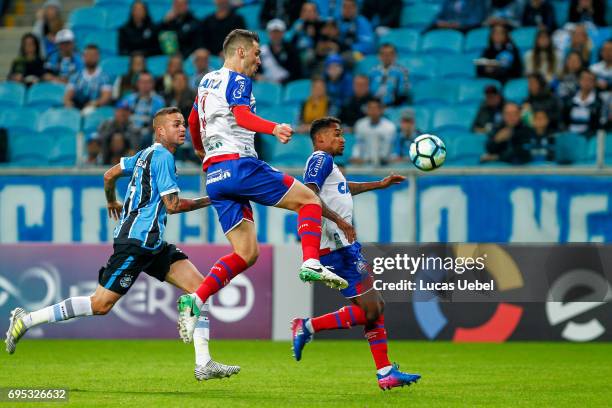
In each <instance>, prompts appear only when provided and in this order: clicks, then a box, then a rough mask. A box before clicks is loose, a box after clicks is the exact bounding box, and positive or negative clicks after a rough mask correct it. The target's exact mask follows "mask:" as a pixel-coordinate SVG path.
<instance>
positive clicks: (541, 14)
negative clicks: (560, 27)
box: [522, 0, 557, 33]
mask: <svg viewBox="0 0 612 408" xmlns="http://www.w3.org/2000/svg"><path fill="white" fill-rule="evenodd" d="M522 25H523V26H526V27H533V26H535V27H538V28H539V29H540V30H546V31H548V32H549V33H552V32H553V31H555V30H556V29H557V22H556V20H555V10H554V9H553V7H552V4H550V1H548V0H529V1H528V2H527V4H526V5H525V8H524V9H523V18H522Z"/></svg>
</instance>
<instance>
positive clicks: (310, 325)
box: [304, 319, 315, 334]
mask: <svg viewBox="0 0 612 408" xmlns="http://www.w3.org/2000/svg"><path fill="white" fill-rule="evenodd" d="M304 326H306V329H308V331H309V332H310V334H313V333H314V332H315V331H314V327H312V319H306V323H304Z"/></svg>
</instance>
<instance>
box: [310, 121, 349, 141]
mask: <svg viewBox="0 0 612 408" xmlns="http://www.w3.org/2000/svg"><path fill="white" fill-rule="evenodd" d="M333 124H336V125H341V124H342V122H340V119H338V118H335V117H333V116H325V117H323V118H320V119H315V120H314V121H313V122H312V124H311V125H310V139H311V140H312V142H313V143H314V140H315V137H316V136H317V134H319V132H321V131H322V130H324V129H327V128H328V127H330V126H331V125H333Z"/></svg>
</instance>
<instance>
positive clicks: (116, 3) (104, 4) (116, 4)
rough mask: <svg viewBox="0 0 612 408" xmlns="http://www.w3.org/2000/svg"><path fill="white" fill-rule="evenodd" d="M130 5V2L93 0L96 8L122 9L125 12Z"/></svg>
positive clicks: (127, 0)
mask: <svg viewBox="0 0 612 408" xmlns="http://www.w3.org/2000/svg"><path fill="white" fill-rule="evenodd" d="M131 4H132V0H95V1H94V5H95V6H96V7H123V8H124V9H125V10H129V9H130V6H131Z"/></svg>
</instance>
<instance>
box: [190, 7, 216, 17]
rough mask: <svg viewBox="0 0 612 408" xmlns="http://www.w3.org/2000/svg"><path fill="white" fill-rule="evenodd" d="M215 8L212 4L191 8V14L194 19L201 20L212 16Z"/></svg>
mask: <svg viewBox="0 0 612 408" xmlns="http://www.w3.org/2000/svg"><path fill="white" fill-rule="evenodd" d="M216 9H217V8H216V7H215V5H214V4H201V5H198V6H197V7H193V8H191V12H192V13H193V15H194V16H196V18H198V19H200V20H203V19H205V18H206V17H208V16H209V15H210V14H213V13H214V12H215V11H216Z"/></svg>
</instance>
